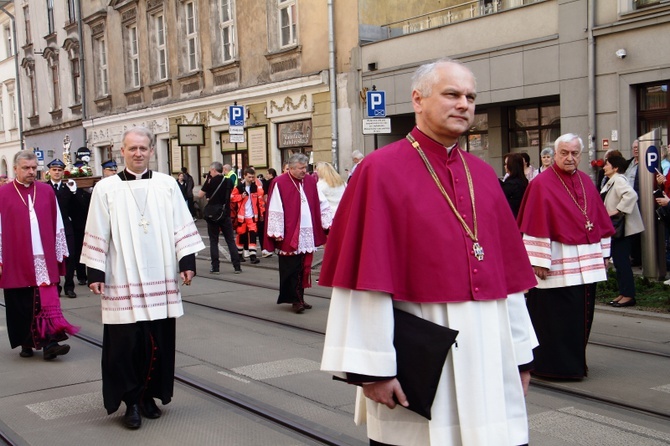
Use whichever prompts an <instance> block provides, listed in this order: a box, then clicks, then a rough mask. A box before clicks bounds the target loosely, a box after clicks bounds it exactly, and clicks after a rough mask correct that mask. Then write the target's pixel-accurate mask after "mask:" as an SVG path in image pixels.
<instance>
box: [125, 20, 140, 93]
mask: <svg viewBox="0 0 670 446" xmlns="http://www.w3.org/2000/svg"><path fill="white" fill-rule="evenodd" d="M137 33H138V31H137V25H131V26H129V27H128V59H129V61H130V64H129V66H130V85H131V87H134V88H139V87H140V48H139V41H138V34H137Z"/></svg>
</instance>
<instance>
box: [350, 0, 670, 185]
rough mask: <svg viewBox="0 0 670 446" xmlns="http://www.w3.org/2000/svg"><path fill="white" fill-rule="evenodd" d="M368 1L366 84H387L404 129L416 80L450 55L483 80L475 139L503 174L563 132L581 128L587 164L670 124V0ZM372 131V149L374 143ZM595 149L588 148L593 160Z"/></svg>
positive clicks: (363, 29)
mask: <svg viewBox="0 0 670 446" xmlns="http://www.w3.org/2000/svg"><path fill="white" fill-rule="evenodd" d="M405 3H409V4H410V5H407V7H400V2H398V5H396V6H398V7H397V8H394V7H389V8H380V7H379V6H380V3H379V1H375V0H367V1H366V0H363V1H361V13H360V22H361V23H360V34H361V41H362V44H361V47H360V53H361V54H360V69H361V73H362V75H361V77H362V85H363V90H366V89H371V88H372V87H373V85H374V86H375V87H376V88H377V90H384V91H386V95H387V99H386V101H387V114H388V115H390V116H391V119H392V133H391V134H388V135H378V138H377V139H378V141H377V145H383V144H384V143H386V142H389V141H392V140H396V139H398V138H400V137H402V136H404V134H405V133H406V132H407V131H408V130H409V129H411V127H412V125H413V111H412V105H411V101H410V91H409V85H410V76H411V73H412V72H413V71H414V70H415V69H416V67H417V66H418V65H420V64H422V63H425V62H427V61H431V60H434V59H438V58H441V57H451V58H455V59H459V60H461V61H462V62H464V63H465V64H466V65H467V66H469V67H470V68H471V69H472V71H473V72H474V73H475V76H476V78H477V88H478V96H477V112H476V113H477V115H476V121H475V124H474V125H473V127H472V129H471V131H470V133H469V134H468V135H467V137H465V138H464V140H463V146H464V147H467V149H468V150H469V151H470V152H472V153H474V154H476V155H478V156H480V157H481V158H483V159H485V160H486V161H487V162H489V163H490V164H492V165H493V166H494V167H495V169H496V170H497V171H498V172H499V173H500V174H501V175H502V174H503V157H504V155H505V154H506V153H509V152H527V153H529V155H530V156H531V160H532V163H533V164H534V165H535V166H537V165H538V162H539V153H540V151H541V150H542V149H543V148H544V147H546V146H549V145H551V144H552V143H553V141H554V140H555V138H556V137H557V136H559V135H560V134H563V133H567V132H572V133H576V134H579V135H580V136H581V137H582V138H583V140H584V143H585V145H587V148H586V149H585V151H586V152H588V153H585V156H583V157H582V166H581V168H582V169H584V170H585V171H590V170H591V167H590V166H589V165H588V163H589V161H590V160H592V159H594V158H596V157H598V158H600V157H602V155H603V153H604V151H606V150H607V149H608V148H612V149H618V150H621V151H622V153H623V154H624V155H625V156H628V154H630V147H631V143H632V141H633V140H634V139H635V138H636V137H637V136H638V135H642V134H644V133H647V132H648V131H649V130H651V129H652V128H657V127H659V128H661V129H662V134H663V137H662V138H663V144H666V145H667V142H668V139H667V129H668V124H669V122H670V101H669V93H668V84H670V58H668V57H667V56H665V55H664V49H665V48H668V46H669V45H670V4H668V3H667V2H665V1H659V0H616V1H614V0H613V1H600V2H599V1H595V0H498V1H488V0H482V1H462V0H454V1H439V0H435V1H421V2H405ZM374 148H375V141H374V140H373V138H372V136H366V137H365V149H366V151H368V152H369V151H370V150H374ZM586 155H588V156H586Z"/></svg>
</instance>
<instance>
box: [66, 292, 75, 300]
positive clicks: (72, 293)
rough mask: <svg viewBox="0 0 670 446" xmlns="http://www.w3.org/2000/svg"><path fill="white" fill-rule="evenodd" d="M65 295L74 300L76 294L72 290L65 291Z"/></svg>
mask: <svg viewBox="0 0 670 446" xmlns="http://www.w3.org/2000/svg"><path fill="white" fill-rule="evenodd" d="M65 295H66V296H67V297H69V298H71V299H74V298H75V297H77V293H75V292H74V290H67V291H65Z"/></svg>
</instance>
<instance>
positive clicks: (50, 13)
mask: <svg viewBox="0 0 670 446" xmlns="http://www.w3.org/2000/svg"><path fill="white" fill-rule="evenodd" d="M47 27H48V29H49V34H53V33H55V32H56V21H55V16H54V0H47Z"/></svg>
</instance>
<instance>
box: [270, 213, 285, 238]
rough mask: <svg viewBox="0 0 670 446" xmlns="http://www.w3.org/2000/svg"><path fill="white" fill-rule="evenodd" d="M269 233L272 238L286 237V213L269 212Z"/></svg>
mask: <svg viewBox="0 0 670 446" xmlns="http://www.w3.org/2000/svg"><path fill="white" fill-rule="evenodd" d="M266 231H267V233H268V235H269V236H271V237H284V213H283V212H277V211H269V212H268V227H267V229H266Z"/></svg>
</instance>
